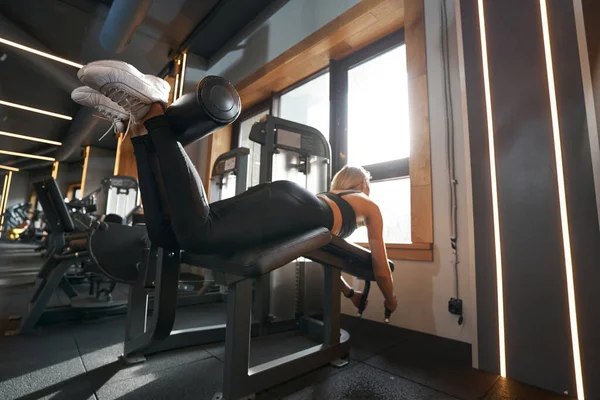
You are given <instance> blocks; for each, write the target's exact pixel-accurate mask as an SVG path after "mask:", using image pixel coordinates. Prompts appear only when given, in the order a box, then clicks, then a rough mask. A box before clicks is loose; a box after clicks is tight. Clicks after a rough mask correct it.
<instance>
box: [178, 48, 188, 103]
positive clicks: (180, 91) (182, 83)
mask: <svg viewBox="0 0 600 400" xmlns="http://www.w3.org/2000/svg"><path fill="white" fill-rule="evenodd" d="M186 65H187V52H186V53H183V65H182V66H181V88H180V90H179V97H181V96H183V86H184V85H185V68H186Z"/></svg>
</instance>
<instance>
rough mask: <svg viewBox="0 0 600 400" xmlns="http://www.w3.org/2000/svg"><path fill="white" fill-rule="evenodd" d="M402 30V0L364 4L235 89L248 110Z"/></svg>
mask: <svg viewBox="0 0 600 400" xmlns="http://www.w3.org/2000/svg"><path fill="white" fill-rule="evenodd" d="M403 26H404V1H403V0H363V1H361V2H360V3H358V4H357V5H356V6H354V7H352V8H351V9H350V10H348V11H347V12H345V13H344V14H342V15H340V16H339V17H337V18H336V19H334V20H333V21H331V22H330V23H328V24H327V25H325V26H324V27H322V28H321V29H319V30H317V31H316V32H315V33H313V34H312V35H310V36H308V37H307V38H306V39H304V40H303V41H301V42H300V43H298V44H296V45H295V46H293V47H291V48H290V49H288V50H287V51H285V52H284V53H282V54H281V55H280V56H279V57H276V58H275V59H274V60H272V61H271V62H269V63H267V64H266V65H264V66H263V67H262V68H260V69H258V70H257V71H255V72H254V73H252V74H250V75H249V76H248V77H246V78H245V79H243V80H242V81H241V82H239V83H238V84H237V85H236V88H237V90H238V91H239V93H240V96H241V97H242V105H243V107H244V108H249V107H251V106H253V105H255V104H257V103H259V102H261V101H263V100H265V99H266V98H268V97H269V96H270V95H271V93H272V92H279V91H281V90H283V89H285V88H286V87H288V86H290V85H292V84H294V83H296V82H298V81H301V80H302V79H304V78H306V77H308V76H310V75H312V74H314V73H316V72H318V71H320V70H322V69H323V68H326V67H327V66H328V65H329V60H330V59H340V58H343V57H345V56H347V55H349V54H351V53H353V52H355V51H357V50H359V49H361V48H363V47H365V46H367V45H368V44H371V43H373V42H375V41H377V40H378V39H381V38H383V37H384V36H386V35H388V34H390V33H392V32H395V31H397V30H398V29H401V28H402V27H403Z"/></svg>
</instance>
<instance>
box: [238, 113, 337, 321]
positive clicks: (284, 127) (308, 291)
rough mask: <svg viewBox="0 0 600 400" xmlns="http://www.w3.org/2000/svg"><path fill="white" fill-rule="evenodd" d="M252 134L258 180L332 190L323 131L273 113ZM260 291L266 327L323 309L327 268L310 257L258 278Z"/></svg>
mask: <svg viewBox="0 0 600 400" xmlns="http://www.w3.org/2000/svg"><path fill="white" fill-rule="evenodd" d="M249 138H250V140H251V141H253V142H255V143H258V144H259V145H260V173H259V176H260V180H259V183H265V182H273V181H278V180H289V181H293V182H295V183H297V184H299V185H300V186H303V187H305V188H306V189H308V190H309V191H311V192H312V193H314V194H317V193H321V192H325V191H327V190H328V189H329V182H330V181H331V176H330V175H331V172H330V171H331V167H330V160H331V150H330V147H329V142H328V141H327V139H326V138H325V137H324V136H323V134H322V133H321V132H319V131H318V130H316V129H314V128H312V127H310V126H307V125H303V124H299V123H296V122H293V121H288V120H284V119H281V118H276V117H272V116H269V115H268V116H267V117H266V119H265V120H264V121H263V122H257V123H255V124H254V125H253V126H252V129H251V131H250V135H249ZM256 290H257V299H258V301H256V302H255V310H254V312H255V316H256V318H258V319H259V321H260V322H261V326H266V324H267V323H268V322H269V321H286V320H287V321H292V320H294V319H296V318H298V317H299V316H311V315H320V314H322V313H323V270H322V268H321V266H320V265H318V264H315V263H314V262H311V261H310V260H307V259H305V258H300V259H298V260H294V261H292V262H291V263H290V264H289V265H288V266H285V267H283V268H279V269H277V271H274V272H273V273H272V274H269V275H264V276H263V277H261V278H259V279H258V280H257V282H256Z"/></svg>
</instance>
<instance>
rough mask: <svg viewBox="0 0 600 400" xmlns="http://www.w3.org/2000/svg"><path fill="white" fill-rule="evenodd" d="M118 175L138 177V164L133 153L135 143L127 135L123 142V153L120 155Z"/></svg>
mask: <svg viewBox="0 0 600 400" xmlns="http://www.w3.org/2000/svg"><path fill="white" fill-rule="evenodd" d="M117 170H118V173H117V175H121V176H132V177H134V178H136V179H137V177H138V172H137V165H136V163H135V155H134V154H133V143H131V139H130V138H129V137H126V138H125V139H124V140H123V141H122V142H121V153H120V155H119V167H118V169H117Z"/></svg>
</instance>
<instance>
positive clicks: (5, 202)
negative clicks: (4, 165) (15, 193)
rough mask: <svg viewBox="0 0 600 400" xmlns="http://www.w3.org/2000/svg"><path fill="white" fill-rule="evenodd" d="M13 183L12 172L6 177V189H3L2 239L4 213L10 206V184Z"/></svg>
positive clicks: (0, 228)
mask: <svg viewBox="0 0 600 400" xmlns="http://www.w3.org/2000/svg"><path fill="white" fill-rule="evenodd" d="M11 181H12V171H9V172H8V175H6V176H5V177H4V188H3V189H2V207H1V209H0V211H1V212H2V217H1V218H0V237H2V232H3V230H4V213H5V212H6V206H7V205H8V194H9V193H10V183H11Z"/></svg>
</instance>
